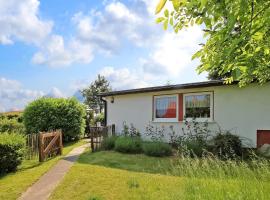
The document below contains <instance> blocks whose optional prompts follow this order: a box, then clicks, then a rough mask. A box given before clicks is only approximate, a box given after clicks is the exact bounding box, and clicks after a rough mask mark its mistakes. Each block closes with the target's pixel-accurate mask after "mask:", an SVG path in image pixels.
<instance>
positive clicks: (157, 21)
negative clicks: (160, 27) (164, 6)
mask: <svg viewBox="0 0 270 200" xmlns="http://www.w3.org/2000/svg"><path fill="white" fill-rule="evenodd" d="M164 20H165V18H164V17H159V18H157V19H156V23H157V24H159V23H161V22H163V21H164Z"/></svg>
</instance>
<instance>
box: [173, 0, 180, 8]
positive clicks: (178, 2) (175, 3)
mask: <svg viewBox="0 0 270 200" xmlns="http://www.w3.org/2000/svg"><path fill="white" fill-rule="evenodd" d="M180 3H181V1H179V0H172V4H173V8H174V9H175V10H178V9H179V7H180Z"/></svg>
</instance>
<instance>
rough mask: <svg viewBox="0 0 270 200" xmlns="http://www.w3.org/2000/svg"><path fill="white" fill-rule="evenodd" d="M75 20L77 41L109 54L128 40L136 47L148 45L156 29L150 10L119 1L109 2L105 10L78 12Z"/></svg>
mask: <svg viewBox="0 0 270 200" xmlns="http://www.w3.org/2000/svg"><path fill="white" fill-rule="evenodd" d="M133 8H134V9H133ZM142 8H145V5H144V7H142ZM145 9H146V8H145ZM145 11H146V10H145ZM73 22H74V24H75V26H76V30H77V36H76V37H77V38H78V40H80V41H81V42H84V43H87V44H89V45H91V46H93V47H95V48H96V49H98V50H99V51H101V52H103V53H104V52H106V53H108V54H113V53H115V52H117V51H118V50H119V48H121V45H122V44H123V43H124V42H125V41H130V42H131V43H132V44H133V45H136V46H143V45H146V44H149V43H150V42H149V41H150V40H151V39H152V38H153V36H154V35H155V32H156V30H157V27H155V26H153V25H151V24H154V21H149V16H148V13H147V11H146V12H138V11H137V10H136V9H135V7H134V6H133V7H127V6H126V5H125V4H123V3H121V2H120V1H113V2H111V3H109V4H106V5H105V8H104V11H103V12H98V11H94V10H92V11H91V12H90V13H89V14H84V13H82V12H79V13H77V14H75V15H74V17H73Z"/></svg>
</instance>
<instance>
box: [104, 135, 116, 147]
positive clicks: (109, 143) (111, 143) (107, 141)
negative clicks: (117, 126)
mask: <svg viewBox="0 0 270 200" xmlns="http://www.w3.org/2000/svg"><path fill="white" fill-rule="evenodd" d="M116 139H117V137H116V136H111V137H106V138H104V139H103V141H102V143H101V147H102V149H104V150H113V149H114V147H115V141H116Z"/></svg>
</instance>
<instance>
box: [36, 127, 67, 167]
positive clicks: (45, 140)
mask: <svg viewBox="0 0 270 200" xmlns="http://www.w3.org/2000/svg"><path fill="white" fill-rule="evenodd" d="M62 151H63V140H62V131H61V130H57V131H52V132H48V133H47V132H41V133H39V161H40V162H43V161H44V160H46V159H47V158H50V157H53V156H56V155H62Z"/></svg>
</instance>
